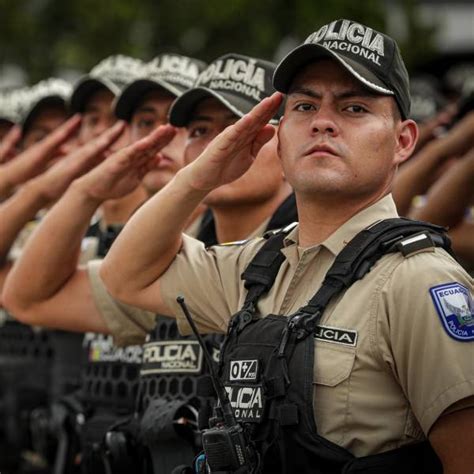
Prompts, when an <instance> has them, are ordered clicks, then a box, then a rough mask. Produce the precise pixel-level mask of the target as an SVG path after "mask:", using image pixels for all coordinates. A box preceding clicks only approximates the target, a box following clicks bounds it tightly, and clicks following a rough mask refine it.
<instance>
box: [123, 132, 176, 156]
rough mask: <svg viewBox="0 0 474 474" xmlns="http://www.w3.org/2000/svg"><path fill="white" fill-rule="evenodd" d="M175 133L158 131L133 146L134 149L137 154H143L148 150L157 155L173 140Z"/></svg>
mask: <svg viewBox="0 0 474 474" xmlns="http://www.w3.org/2000/svg"><path fill="white" fill-rule="evenodd" d="M175 133H176V132H175V131H174V129H166V128H165V129H161V130H160V129H158V130H156V131H155V132H153V133H152V134H151V135H149V136H147V137H145V138H143V139H142V140H140V141H139V142H137V143H136V144H134V145H132V147H133V148H134V151H135V152H136V153H142V152H144V151H147V150H150V151H152V152H153V153H156V152H157V151H158V150H159V149H160V148H163V147H164V146H166V145H167V144H168V143H169V142H170V141H171V140H172V139H173V137H174V135H175Z"/></svg>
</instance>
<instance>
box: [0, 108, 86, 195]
mask: <svg viewBox="0 0 474 474" xmlns="http://www.w3.org/2000/svg"><path fill="white" fill-rule="evenodd" d="M80 122H81V117H80V116H79V115H74V116H73V117H71V118H70V119H69V120H66V122H64V123H63V124H61V125H60V126H59V127H58V128H57V129H56V130H55V131H54V132H52V133H50V134H49V135H48V136H47V137H45V138H44V139H43V140H41V141H40V142H38V143H35V144H34V145H32V146H31V147H30V148H28V149H27V150H25V151H24V152H22V153H20V154H18V155H17V156H16V157H15V158H14V159H12V160H10V161H8V162H7V163H5V164H4V165H2V167H1V171H2V174H3V176H4V180H5V182H6V186H7V187H8V189H6V190H0V193H2V194H8V192H11V191H12V190H13V189H14V188H15V187H16V186H18V185H20V184H22V183H24V182H26V181H28V180H29V179H31V178H33V177H35V176H37V175H39V174H41V173H43V172H44V171H45V169H46V168H47V167H48V165H49V164H50V163H51V161H52V160H53V159H55V158H57V154H58V152H59V150H60V148H61V146H62V145H63V144H64V143H66V142H67V140H68V139H69V138H70V137H71V136H72V135H73V134H74V133H75V132H76V131H77V129H78V127H79V124H80Z"/></svg>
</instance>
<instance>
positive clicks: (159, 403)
mask: <svg viewBox="0 0 474 474" xmlns="http://www.w3.org/2000/svg"><path fill="white" fill-rule="evenodd" d="M204 340H205V343H206V346H207V350H208V351H209V353H210V354H212V356H213V360H214V362H215V363H216V364H217V361H218V355H219V352H220V345H221V343H222V340H223V336H221V335H217V334H212V335H208V336H205V337H204ZM208 373H209V372H208V368H207V366H206V364H205V361H204V358H203V351H202V348H201V347H200V345H199V343H198V342H197V340H196V339H195V337H194V336H182V335H180V334H179V332H178V327H177V324H176V321H175V320H174V319H171V318H168V317H165V316H161V315H157V317H156V326H155V327H154V329H153V330H152V331H151V332H150V333H149V335H148V338H147V342H146V343H145V344H144V346H143V360H142V366H141V369H140V377H139V396H138V399H137V402H138V403H137V411H138V414H139V432H138V437H139V441H140V444H141V445H142V446H143V447H144V448H145V451H146V453H147V456H148V458H149V459H148V463H149V465H150V466H149V469H148V472H153V473H160V472H171V471H172V470H173V469H174V468H176V466H178V465H183V464H190V463H191V462H192V460H193V458H194V456H195V455H196V453H197V452H198V451H199V450H200V449H201V445H200V436H199V430H198V428H203V427H205V426H203V425H202V423H205V422H207V419H208V415H209V412H210V410H211V405H212V403H213V401H214V400H213V398H211V397H210V396H209V395H208V392H209V387H210V381H209V379H208ZM202 414H204V415H202ZM206 414H207V416H206Z"/></svg>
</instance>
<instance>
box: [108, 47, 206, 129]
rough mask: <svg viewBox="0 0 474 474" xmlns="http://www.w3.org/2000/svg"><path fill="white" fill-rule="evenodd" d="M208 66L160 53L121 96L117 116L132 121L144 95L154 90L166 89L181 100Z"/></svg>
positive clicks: (117, 103) (146, 65) (176, 55)
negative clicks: (183, 94)
mask: <svg viewBox="0 0 474 474" xmlns="http://www.w3.org/2000/svg"><path fill="white" fill-rule="evenodd" d="M205 67H206V63H204V62H202V61H199V60H198V59H194V58H189V57H187V56H181V55H180V54H160V55H159V56H157V57H156V58H154V59H153V60H152V61H150V62H149V63H147V64H145V65H144V67H143V69H142V71H141V74H140V77H139V78H137V79H136V80H134V81H133V82H132V83H130V84H129V85H128V86H127V87H126V88H125V89H124V90H123V92H122V93H121V94H120V96H119V97H118V99H117V102H116V105H115V115H116V116H117V117H118V118H119V119H123V120H127V121H129V120H130V119H131V118H132V114H133V111H134V110H135V108H136V107H137V106H138V104H139V102H140V101H141V100H142V99H143V96H144V95H145V94H147V93H148V92H150V91H152V90H155V89H160V88H161V89H165V90H166V91H168V92H169V93H171V94H173V95H175V96H176V97H179V96H180V95H181V94H182V93H183V92H185V91H187V90H188V89H190V88H191V87H192V86H193V84H194V83H195V82H196V79H197V78H198V76H199V74H200V73H201V72H202V71H203V70H204V68H205Z"/></svg>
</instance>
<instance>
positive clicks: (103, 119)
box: [79, 88, 116, 145]
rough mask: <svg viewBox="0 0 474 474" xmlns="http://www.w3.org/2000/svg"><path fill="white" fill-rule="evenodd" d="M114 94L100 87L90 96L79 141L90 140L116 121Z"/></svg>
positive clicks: (85, 141) (83, 115)
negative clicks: (113, 103) (113, 108)
mask: <svg viewBox="0 0 474 474" xmlns="http://www.w3.org/2000/svg"><path fill="white" fill-rule="evenodd" d="M113 100H114V95H113V94H112V92H110V91H109V90H108V89H105V88H103V89H100V90H98V91H97V92H95V93H94V94H92V96H91V97H90V98H89V100H88V101H87V104H86V106H85V108H84V112H83V113H82V121H81V128H80V130H79V143H80V144H81V145H83V144H85V143H87V142H89V141H90V140H92V139H93V138H95V137H97V136H98V135H100V134H101V133H102V132H104V131H105V130H107V129H108V128H109V127H111V126H112V125H113V124H114V123H115V120H116V118H115V116H114V114H113V111H112V102H113Z"/></svg>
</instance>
